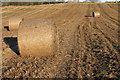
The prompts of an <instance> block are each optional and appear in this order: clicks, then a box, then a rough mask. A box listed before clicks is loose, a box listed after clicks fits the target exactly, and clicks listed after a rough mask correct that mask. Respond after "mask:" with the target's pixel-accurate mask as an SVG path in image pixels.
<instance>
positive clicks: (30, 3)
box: [2, 2, 64, 6]
mask: <svg viewBox="0 0 120 80" xmlns="http://www.w3.org/2000/svg"><path fill="white" fill-rule="evenodd" d="M57 3H64V2H2V6H29V5H42V4H57Z"/></svg>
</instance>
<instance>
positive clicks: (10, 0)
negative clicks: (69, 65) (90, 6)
mask: <svg viewBox="0 0 120 80" xmlns="http://www.w3.org/2000/svg"><path fill="white" fill-rule="evenodd" d="M0 1H2V2H16V1H17V2H21V1H25V2H26V1H27V2H34V1H35V2H36V1H38V2H39V1H43V0H0ZM46 1H52V0H46ZM56 1H60V0H56ZM65 1H68V0H65ZM72 1H73V0H72ZM77 1H79V2H83V1H86V0H77ZM99 1H100V2H106V1H108V2H112V1H120V0H99Z"/></svg>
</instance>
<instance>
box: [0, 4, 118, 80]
mask: <svg viewBox="0 0 120 80" xmlns="http://www.w3.org/2000/svg"><path fill="white" fill-rule="evenodd" d="M118 5H119V4H117V3H115V4H82V3H64V4H54V5H40V6H25V7H24V6H18V7H15V6H9V7H3V27H4V26H7V25H8V19H9V17H11V16H21V17H23V18H24V19H25V20H31V19H53V20H54V21H55V25H56V27H57V35H58V37H57V41H58V53H55V55H52V56H48V57H41V58H38V57H33V56H20V55H18V54H19V52H18V51H19V50H18V47H17V31H7V30H6V29H4V28H3V53H2V56H3V61H2V62H3V67H2V71H3V73H2V74H3V77H4V78H81V79H87V78H88V79H96V80H97V79H101V78H102V79H105V78H116V79H120V62H119V61H120V54H119V48H120V46H119V41H118V38H119V37H120V36H119V33H120V30H119V29H118V27H119V25H120V24H119V22H120V20H119V19H118V14H119V13H120V12H119V11H118V8H117V7H118ZM92 11H100V14H101V16H100V17H99V18H98V17H95V18H93V17H88V16H90V15H91V13H92Z"/></svg>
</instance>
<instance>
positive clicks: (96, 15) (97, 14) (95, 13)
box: [92, 11, 100, 17]
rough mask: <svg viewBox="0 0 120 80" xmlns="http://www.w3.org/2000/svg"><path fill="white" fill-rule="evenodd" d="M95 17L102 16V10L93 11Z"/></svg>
mask: <svg viewBox="0 0 120 80" xmlns="http://www.w3.org/2000/svg"><path fill="white" fill-rule="evenodd" d="M92 15H93V17H100V12H98V11H95V12H93V13H92Z"/></svg>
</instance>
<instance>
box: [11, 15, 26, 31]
mask: <svg viewBox="0 0 120 80" xmlns="http://www.w3.org/2000/svg"><path fill="white" fill-rule="evenodd" d="M23 20H24V19H23V18H21V17H18V16H14V17H10V18H9V30H10V31H11V30H18V28H19V24H20V22H21V21H23Z"/></svg>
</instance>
